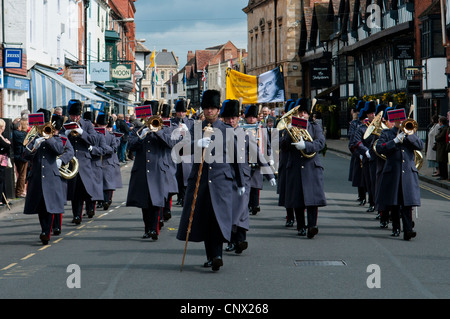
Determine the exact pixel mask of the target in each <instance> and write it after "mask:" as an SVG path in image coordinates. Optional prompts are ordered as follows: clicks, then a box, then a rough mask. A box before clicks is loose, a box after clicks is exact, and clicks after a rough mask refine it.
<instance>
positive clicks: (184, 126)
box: [178, 123, 189, 132]
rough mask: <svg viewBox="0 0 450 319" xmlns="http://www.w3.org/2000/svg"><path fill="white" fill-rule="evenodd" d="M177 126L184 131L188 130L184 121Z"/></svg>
mask: <svg viewBox="0 0 450 319" xmlns="http://www.w3.org/2000/svg"><path fill="white" fill-rule="evenodd" d="M178 128H179V129H180V130H182V131H184V132H187V131H189V129H188V127H187V126H186V124H184V123H181V124H180V126H178Z"/></svg>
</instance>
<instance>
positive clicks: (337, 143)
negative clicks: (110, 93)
mask: <svg viewBox="0 0 450 319" xmlns="http://www.w3.org/2000/svg"><path fill="white" fill-rule="evenodd" d="M326 144H327V150H328V151H335V152H338V153H341V154H345V155H348V156H351V153H350V150H349V149H348V139H347V138H340V139H327V140H326ZM422 153H423V152H422ZM423 156H424V163H423V165H422V168H421V169H420V171H419V179H420V180H422V181H424V182H426V183H429V184H432V185H435V186H439V187H442V188H444V189H447V190H450V181H449V180H438V179H437V177H433V176H432V174H433V168H432V167H428V162H427V159H426V158H425V157H426V156H425V153H423ZM120 165H121V166H124V165H126V163H120ZM9 201H10V207H11V206H13V205H19V204H24V203H25V198H14V199H9ZM6 210H8V207H7V206H6V205H3V206H0V213H2V212H3V211H6Z"/></svg>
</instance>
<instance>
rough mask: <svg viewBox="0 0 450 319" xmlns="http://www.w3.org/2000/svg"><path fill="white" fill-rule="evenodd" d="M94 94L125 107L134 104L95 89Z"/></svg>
mask: <svg viewBox="0 0 450 319" xmlns="http://www.w3.org/2000/svg"><path fill="white" fill-rule="evenodd" d="M95 94H96V95H98V96H100V97H102V98H103V99H105V100H106V102H109V103H111V102H113V103H115V104H118V105H122V106H126V107H134V106H135V105H134V104H132V103H130V102H129V101H128V100H124V99H120V98H117V97H113V96H111V95H108V94H105V93H103V92H99V91H95Z"/></svg>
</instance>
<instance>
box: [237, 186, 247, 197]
mask: <svg viewBox="0 0 450 319" xmlns="http://www.w3.org/2000/svg"><path fill="white" fill-rule="evenodd" d="M244 193H245V187H239V188H238V194H239V196H242V195H244Z"/></svg>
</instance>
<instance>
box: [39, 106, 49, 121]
mask: <svg viewBox="0 0 450 319" xmlns="http://www.w3.org/2000/svg"><path fill="white" fill-rule="evenodd" d="M37 112H38V113H44V123H48V122H50V119H51V118H52V112H50V111H49V110H46V109H39V110H37Z"/></svg>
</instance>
